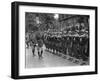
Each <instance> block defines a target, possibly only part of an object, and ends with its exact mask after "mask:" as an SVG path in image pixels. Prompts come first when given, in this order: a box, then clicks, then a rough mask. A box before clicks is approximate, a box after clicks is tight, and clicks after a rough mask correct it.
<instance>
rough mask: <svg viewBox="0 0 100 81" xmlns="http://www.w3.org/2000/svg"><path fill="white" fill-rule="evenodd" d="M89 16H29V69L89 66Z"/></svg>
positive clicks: (27, 57)
mask: <svg viewBox="0 0 100 81" xmlns="http://www.w3.org/2000/svg"><path fill="white" fill-rule="evenodd" d="M89 20H90V18H89V15H79V14H77V15H76V14H75V15H72V14H58V13H33V12H26V13H25V45H26V47H25V53H26V54H25V58H26V59H25V62H26V63H25V64H26V65H25V67H26V68H42V67H67V66H73V67H74V66H83V65H89Z"/></svg>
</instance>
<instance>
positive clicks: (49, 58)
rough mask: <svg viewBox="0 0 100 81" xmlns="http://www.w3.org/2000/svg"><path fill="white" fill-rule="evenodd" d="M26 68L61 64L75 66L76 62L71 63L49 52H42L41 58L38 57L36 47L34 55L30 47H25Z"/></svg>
mask: <svg viewBox="0 0 100 81" xmlns="http://www.w3.org/2000/svg"><path fill="white" fill-rule="evenodd" d="M25 61H26V62H25V63H26V64H25V67H26V68H40V67H57V66H59V67H61V66H76V65H78V64H75V63H72V62H71V61H69V60H67V59H63V58H62V57H59V56H57V55H54V54H52V53H50V52H47V51H45V47H44V52H43V58H41V59H39V57H38V53H37V48H35V56H33V54H32V49H31V47H29V48H26V60H25Z"/></svg>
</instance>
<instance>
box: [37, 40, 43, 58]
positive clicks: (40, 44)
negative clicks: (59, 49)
mask: <svg viewBox="0 0 100 81" xmlns="http://www.w3.org/2000/svg"><path fill="white" fill-rule="evenodd" d="M37 43H38V47H37V50H38V56H39V58H41V57H42V54H43V40H42V39H40V40H37Z"/></svg>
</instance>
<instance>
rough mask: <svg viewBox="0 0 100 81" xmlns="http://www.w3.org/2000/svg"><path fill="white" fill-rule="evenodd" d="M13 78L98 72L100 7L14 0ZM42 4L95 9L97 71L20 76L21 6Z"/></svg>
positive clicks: (12, 23)
mask: <svg viewBox="0 0 100 81" xmlns="http://www.w3.org/2000/svg"><path fill="white" fill-rule="evenodd" d="M11 5H12V6H11V15H12V16H11V20H12V21H11V25H12V28H11V47H12V48H11V78H13V79H26V78H43V77H58V76H72V75H88V74H97V73H98V66H97V65H98V62H97V60H98V59H97V51H98V48H97V44H98V41H97V37H98V35H97V30H98V28H97V24H98V21H97V15H98V8H97V7H96V6H81V5H64V4H63V5H62V4H49V3H31V2H12V4H11ZM20 5H24V6H42V7H58V8H74V9H89V10H91V9H92V10H94V11H95V71H91V72H75V73H59V74H43V75H26V76H19V6H20Z"/></svg>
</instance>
